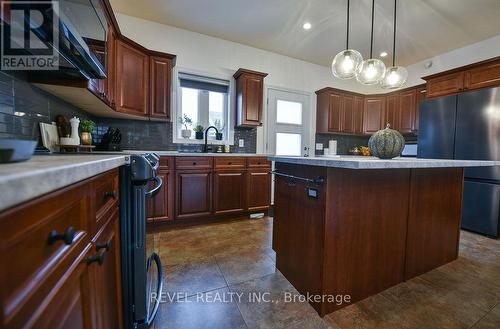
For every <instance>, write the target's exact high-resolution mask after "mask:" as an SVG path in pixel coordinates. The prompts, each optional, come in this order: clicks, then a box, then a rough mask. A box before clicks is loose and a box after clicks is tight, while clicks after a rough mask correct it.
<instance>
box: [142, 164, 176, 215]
mask: <svg viewBox="0 0 500 329" xmlns="http://www.w3.org/2000/svg"><path fill="white" fill-rule="evenodd" d="M157 175H158V176H159V177H160V178H161V179H162V181H163V186H162V187H161V189H160V191H159V192H158V194H156V196H155V197H153V198H152V199H148V200H147V217H146V220H147V221H148V222H164V221H170V220H172V219H174V211H173V210H174V183H173V182H174V177H173V173H172V171H170V170H162V169H160V170H159V171H158V173H157ZM154 185H155V183H154V182H151V183H150V188H154Z"/></svg>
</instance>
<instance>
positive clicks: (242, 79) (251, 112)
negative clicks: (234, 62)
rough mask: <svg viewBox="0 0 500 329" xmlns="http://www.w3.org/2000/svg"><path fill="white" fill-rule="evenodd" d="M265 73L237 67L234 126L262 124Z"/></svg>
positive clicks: (235, 75) (256, 125)
mask: <svg viewBox="0 0 500 329" xmlns="http://www.w3.org/2000/svg"><path fill="white" fill-rule="evenodd" d="M266 76H267V73H262V72H257V71H251V70H246V69H239V70H238V71H236V73H235V74H234V76H233V77H234V79H235V80H236V126H237V127H258V126H261V125H262V109H263V101H264V78H265V77H266Z"/></svg>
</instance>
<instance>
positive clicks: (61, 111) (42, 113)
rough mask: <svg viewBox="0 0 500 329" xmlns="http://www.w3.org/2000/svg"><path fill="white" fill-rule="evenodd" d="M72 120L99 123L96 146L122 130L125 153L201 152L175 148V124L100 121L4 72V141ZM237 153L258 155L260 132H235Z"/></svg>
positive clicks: (0, 106) (0, 98) (0, 107)
mask: <svg viewBox="0 0 500 329" xmlns="http://www.w3.org/2000/svg"><path fill="white" fill-rule="evenodd" d="M58 115H64V116H65V117H67V118H68V119H69V118H71V117H73V116H77V117H79V118H81V119H82V118H88V119H91V120H94V121H95V122H96V123H97V133H96V134H94V135H95V136H94V143H98V142H100V140H101V137H102V135H104V133H106V131H107V130H108V127H110V126H111V127H113V128H119V129H120V131H121V132H122V142H121V144H122V145H121V146H122V149H131V150H166V151H175V150H178V149H182V150H189V151H193V152H194V151H201V147H202V146H201V145H198V144H174V143H173V142H172V123H169V122H154V121H139V120H120V119H109V118H97V117H93V116H92V115H90V114H88V113H87V112H85V111H83V110H81V109H79V108H77V107H75V106H73V105H71V104H69V103H67V102H65V101H63V100H61V99H59V98H57V97H55V96H53V95H51V94H49V93H47V92H45V91H43V90H40V89H38V88H37V87H35V86H33V85H32V84H30V83H28V82H26V79H25V77H24V76H23V75H22V74H16V75H11V74H7V73H5V72H0V138H16V139H31V140H39V136H40V128H39V125H38V123H39V122H45V123H50V122H52V121H54V120H55V118H56V116H58ZM234 139H235V145H234V146H233V150H234V152H239V153H255V152H256V149H257V147H256V144H257V133H256V129H238V128H236V129H235V132H234ZM239 139H243V140H244V145H245V146H244V147H238V140H239Z"/></svg>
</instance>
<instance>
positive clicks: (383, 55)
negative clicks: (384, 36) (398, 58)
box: [380, 51, 388, 57]
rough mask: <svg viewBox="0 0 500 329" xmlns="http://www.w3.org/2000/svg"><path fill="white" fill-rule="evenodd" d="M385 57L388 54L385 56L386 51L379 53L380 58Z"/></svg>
mask: <svg viewBox="0 0 500 329" xmlns="http://www.w3.org/2000/svg"><path fill="white" fill-rule="evenodd" d="M387 55H388V54H387V52H386V51H383V52H381V53H380V57H385V56H387Z"/></svg>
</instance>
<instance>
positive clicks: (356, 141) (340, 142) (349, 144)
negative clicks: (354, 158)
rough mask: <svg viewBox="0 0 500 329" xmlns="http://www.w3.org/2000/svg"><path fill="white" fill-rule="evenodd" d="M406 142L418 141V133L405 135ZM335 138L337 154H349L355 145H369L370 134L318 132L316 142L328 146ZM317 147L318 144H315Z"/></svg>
mask: <svg viewBox="0 0 500 329" xmlns="http://www.w3.org/2000/svg"><path fill="white" fill-rule="evenodd" d="M403 137H404V138H405V141H406V142H416V141H417V136H416V135H405V136H403ZM331 139H333V140H336V141H337V154H349V149H351V148H353V147H354V146H360V145H363V146H368V140H369V139H370V136H352V135H338V134H316V143H322V144H323V148H325V147H328V142H329V141H330V140H331ZM314 146H315V147H316V145H314ZM315 154H316V155H321V154H323V151H318V150H315Z"/></svg>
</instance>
